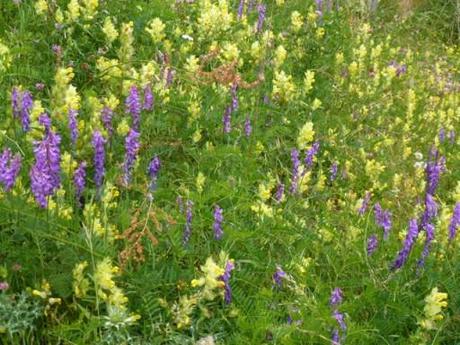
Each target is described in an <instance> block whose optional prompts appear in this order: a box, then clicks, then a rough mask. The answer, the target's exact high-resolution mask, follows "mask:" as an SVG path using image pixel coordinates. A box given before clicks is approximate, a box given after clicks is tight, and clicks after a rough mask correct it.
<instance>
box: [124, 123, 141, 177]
mask: <svg viewBox="0 0 460 345" xmlns="http://www.w3.org/2000/svg"><path fill="white" fill-rule="evenodd" d="M139 136H140V134H139V132H136V131H135V130H134V129H130V130H129V132H128V135H127V136H126V139H125V150H126V152H125V161H124V164H123V171H124V176H123V183H124V184H125V186H128V185H129V182H130V180H131V170H132V169H133V167H134V163H135V162H136V158H137V154H138V152H139V149H140V147H141V146H140V144H139Z"/></svg>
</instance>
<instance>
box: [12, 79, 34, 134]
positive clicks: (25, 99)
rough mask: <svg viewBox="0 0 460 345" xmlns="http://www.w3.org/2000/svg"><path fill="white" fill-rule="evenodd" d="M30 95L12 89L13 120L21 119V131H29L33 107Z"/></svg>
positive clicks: (27, 92)
mask: <svg viewBox="0 0 460 345" xmlns="http://www.w3.org/2000/svg"><path fill="white" fill-rule="evenodd" d="M33 103H34V101H33V98H32V94H31V93H30V92H29V91H27V90H26V91H24V92H21V91H20V90H19V89H18V88H16V87H13V90H12V91H11V108H12V111H13V117H14V118H20V119H21V125H22V130H23V131H24V132H28V131H29V129H30V112H31V110H32V107H33Z"/></svg>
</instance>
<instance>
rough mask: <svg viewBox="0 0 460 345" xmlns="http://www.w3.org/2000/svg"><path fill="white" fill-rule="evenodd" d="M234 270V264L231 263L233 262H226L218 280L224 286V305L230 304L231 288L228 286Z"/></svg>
mask: <svg viewBox="0 0 460 345" xmlns="http://www.w3.org/2000/svg"><path fill="white" fill-rule="evenodd" d="M234 268H235V264H234V263H233V260H228V261H227V264H226V265H225V271H224V274H223V275H222V276H221V277H220V280H222V281H223V282H224V284H225V285H224V289H225V295H224V300H225V303H226V304H230V303H231V302H232V288H231V286H230V276H231V272H232V271H233V269H234Z"/></svg>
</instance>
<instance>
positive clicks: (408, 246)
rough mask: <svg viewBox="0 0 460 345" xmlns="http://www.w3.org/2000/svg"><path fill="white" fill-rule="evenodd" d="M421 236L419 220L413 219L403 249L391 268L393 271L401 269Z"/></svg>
mask: <svg viewBox="0 0 460 345" xmlns="http://www.w3.org/2000/svg"><path fill="white" fill-rule="evenodd" d="M418 234H419V226H418V224H417V219H411V220H410V221H409V230H408V231H407V235H406V238H405V240H404V244H403V248H402V249H401V251H400V252H399V253H398V256H397V258H396V260H395V261H394V262H393V265H392V266H391V269H392V270H396V269H398V268H401V267H402V266H403V265H404V263H405V262H406V261H407V258H408V257H409V254H410V252H411V250H412V247H413V246H414V244H415V240H416V239H417V237H418Z"/></svg>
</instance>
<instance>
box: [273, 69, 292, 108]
mask: <svg viewBox="0 0 460 345" xmlns="http://www.w3.org/2000/svg"><path fill="white" fill-rule="evenodd" d="M295 91H296V90H295V85H294V83H293V81H292V76H291V75H287V74H286V73H285V72H284V71H281V72H276V71H275V78H274V79H273V94H274V95H275V96H276V97H277V98H278V99H279V100H280V101H281V102H284V101H286V102H289V101H292V100H293V99H294V97H295Z"/></svg>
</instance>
